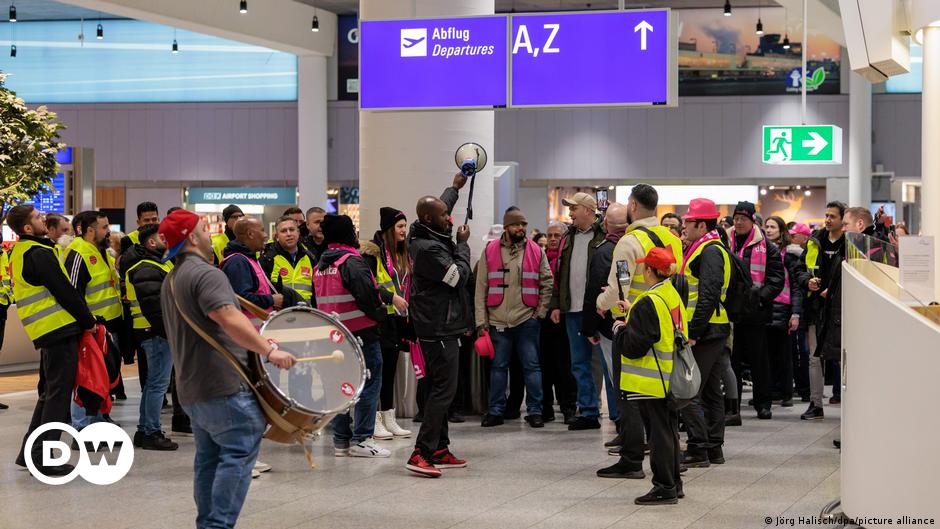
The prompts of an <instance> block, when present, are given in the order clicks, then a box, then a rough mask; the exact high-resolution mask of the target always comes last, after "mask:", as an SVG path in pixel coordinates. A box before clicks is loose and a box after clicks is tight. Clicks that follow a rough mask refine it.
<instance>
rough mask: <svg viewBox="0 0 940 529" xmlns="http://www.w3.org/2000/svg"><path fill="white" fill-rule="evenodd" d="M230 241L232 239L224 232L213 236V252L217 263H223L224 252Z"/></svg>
mask: <svg viewBox="0 0 940 529" xmlns="http://www.w3.org/2000/svg"><path fill="white" fill-rule="evenodd" d="M229 241H230V239H229V238H228V235H226V234H225V232H224V231H223V232H222V233H216V234H215V235H213V236H212V251H214V252H215V258H216V261H217V262H219V263H221V262H222V259H224V257H222V250H224V249H225V247H226V246H228V243H229Z"/></svg>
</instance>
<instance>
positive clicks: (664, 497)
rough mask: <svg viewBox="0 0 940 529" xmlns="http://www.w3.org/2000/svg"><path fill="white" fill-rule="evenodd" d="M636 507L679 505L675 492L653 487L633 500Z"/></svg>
mask: <svg viewBox="0 0 940 529" xmlns="http://www.w3.org/2000/svg"><path fill="white" fill-rule="evenodd" d="M633 503H635V504H637V505H675V504H677V503H679V495H678V494H677V491H675V490H672V491H667V490H666V489H662V488H659V487H653V489H652V490H650V491H649V492H647V493H646V494H644V495H643V496H640V497H639V498H636V499H635V500H633Z"/></svg>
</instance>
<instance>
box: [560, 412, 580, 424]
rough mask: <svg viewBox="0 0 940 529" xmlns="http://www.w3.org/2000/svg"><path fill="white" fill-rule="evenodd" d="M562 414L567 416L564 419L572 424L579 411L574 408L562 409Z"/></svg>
mask: <svg viewBox="0 0 940 529" xmlns="http://www.w3.org/2000/svg"><path fill="white" fill-rule="evenodd" d="M561 414H562V416H563V417H564V418H565V420H564V423H565V424H571V423H572V422H574V419H575V417H576V416H577V413H575V412H574V410H566V409H562V410H561Z"/></svg>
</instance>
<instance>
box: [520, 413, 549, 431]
mask: <svg viewBox="0 0 940 529" xmlns="http://www.w3.org/2000/svg"><path fill="white" fill-rule="evenodd" d="M525 422H527V423H529V426H531V427H533V428H544V427H545V421H543V420H542V415H541V414H539V415H526V417H525Z"/></svg>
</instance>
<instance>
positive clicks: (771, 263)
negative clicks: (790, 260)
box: [728, 226, 786, 325]
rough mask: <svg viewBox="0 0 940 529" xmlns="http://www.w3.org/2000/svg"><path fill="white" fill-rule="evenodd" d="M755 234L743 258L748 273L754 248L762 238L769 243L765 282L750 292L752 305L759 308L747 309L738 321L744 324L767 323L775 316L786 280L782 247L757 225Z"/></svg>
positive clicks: (732, 231) (731, 231)
mask: <svg viewBox="0 0 940 529" xmlns="http://www.w3.org/2000/svg"><path fill="white" fill-rule="evenodd" d="M754 230H755V235H754V239H755V240H754V241H752V244H751V245H750V246H747V247H746V248H744V253H743V254H742V255H741V259H742V260H743V261H744V266H745V267H746V269H747V271H748V273H750V271H751V254H752V253H753V251H754V248H756V247H757V246H758V243H759V242H760V240H761V239H763V240H764V242H765V243H766V245H767V264H766V269H765V273H764V284H763V285H761V286H760V287H756V286H755V287H754V288H753V290H751V292H750V296H751V298H750V303H749V304H748V306H750V307H758V309H757V310H754V311H747V312H746V313H745V314H744V315H743V317H742V318H741V321H740V322H738V323H740V324H744V325H766V324H768V323H770V321H771V319H772V318H773V305H774V298H776V297H777V296H779V295H780V292H782V291H783V284H784V281H785V276H786V273H785V269H784V266H783V261H781V260H780V248H778V247H777V245H776V244H774V243H772V242H770V241H768V240H766V237H765V236H764V234H763V232H762V231H761V229H760V228H758V227H757V226H755V227H754ZM728 236H729V237H734V236H735V235H734V230H733V229H732V230H730V233H729V235H728Z"/></svg>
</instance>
